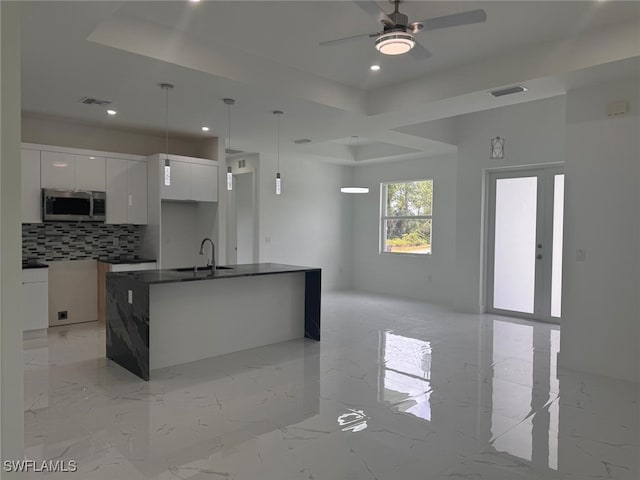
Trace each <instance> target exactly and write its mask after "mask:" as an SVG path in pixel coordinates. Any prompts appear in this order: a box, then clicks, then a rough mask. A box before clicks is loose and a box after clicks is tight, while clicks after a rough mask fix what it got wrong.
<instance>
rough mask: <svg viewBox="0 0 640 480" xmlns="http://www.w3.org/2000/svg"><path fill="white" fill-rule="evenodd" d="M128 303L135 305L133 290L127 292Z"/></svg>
mask: <svg viewBox="0 0 640 480" xmlns="http://www.w3.org/2000/svg"><path fill="white" fill-rule="evenodd" d="M127 301H128V302H129V303H130V304H131V305H133V290H127Z"/></svg>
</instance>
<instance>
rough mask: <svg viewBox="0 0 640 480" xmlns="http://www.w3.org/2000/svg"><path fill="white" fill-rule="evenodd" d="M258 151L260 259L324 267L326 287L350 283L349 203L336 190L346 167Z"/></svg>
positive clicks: (347, 174)
mask: <svg viewBox="0 0 640 480" xmlns="http://www.w3.org/2000/svg"><path fill="white" fill-rule="evenodd" d="M280 172H281V174H282V195H279V196H277V195H276V194H275V175H276V161H275V158H274V157H273V156H272V155H264V154H261V155H260V171H259V175H258V178H259V196H258V198H259V205H260V207H259V208H260V228H259V235H260V236H259V240H260V260H259V261H260V262H278V263H289V264H294V265H304V266H311V267H320V268H322V287H323V289H325V290H332V289H337V288H350V287H351V274H350V272H351V268H352V264H351V255H350V253H351V238H352V234H351V230H352V228H351V218H352V217H351V205H350V202H349V199H348V198H346V197H345V195H344V194H342V193H340V187H341V186H344V184H345V182H348V180H349V175H350V172H349V168H348V167H344V166H339V165H331V164H326V163H321V162H314V161H308V160H301V159H298V158H295V157H292V158H283V157H281V159H280Z"/></svg>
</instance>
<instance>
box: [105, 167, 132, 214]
mask: <svg viewBox="0 0 640 480" xmlns="http://www.w3.org/2000/svg"><path fill="white" fill-rule="evenodd" d="M106 164H107V165H106V172H107V178H106V187H107V190H106V192H107V220H106V223H115V224H120V223H127V203H128V202H127V194H128V189H127V170H128V169H129V160H124V159H120V158H107V161H106Z"/></svg>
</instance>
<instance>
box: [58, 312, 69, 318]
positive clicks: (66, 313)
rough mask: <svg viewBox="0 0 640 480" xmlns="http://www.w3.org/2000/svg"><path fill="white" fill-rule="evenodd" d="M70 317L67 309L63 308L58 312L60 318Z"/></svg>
mask: <svg viewBox="0 0 640 480" xmlns="http://www.w3.org/2000/svg"><path fill="white" fill-rule="evenodd" d="M68 319H69V314H68V312H67V311H66V310H62V311H60V312H58V320H68Z"/></svg>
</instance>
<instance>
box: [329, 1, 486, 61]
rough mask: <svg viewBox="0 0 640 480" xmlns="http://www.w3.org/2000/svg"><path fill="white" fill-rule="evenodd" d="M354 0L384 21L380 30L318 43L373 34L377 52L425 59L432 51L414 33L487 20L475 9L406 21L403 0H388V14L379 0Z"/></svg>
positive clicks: (346, 39) (480, 11) (370, 36)
mask: <svg viewBox="0 0 640 480" xmlns="http://www.w3.org/2000/svg"><path fill="white" fill-rule="evenodd" d="M354 3H355V4H356V5H358V6H359V7H360V8H361V9H363V10H364V11H365V12H366V13H368V14H369V15H370V16H371V17H373V18H375V19H376V20H377V21H378V22H380V23H382V24H383V29H382V32H377V33H365V34H363V35H352V36H350V37H344V38H339V39H336V40H329V41H326V42H320V45H322V46H330V45H336V44H339V43H342V42H347V41H350V40H356V39H359V38H365V37H368V38H374V37H375V38H376V41H375V47H376V50H378V51H379V52H380V53H383V54H385V55H402V54H403V53H407V52H411V56H413V57H414V58H416V59H425V58H429V57H430V56H431V52H429V50H427V49H426V48H424V47H423V46H422V45H420V44H419V43H417V42H416V41H415V38H414V35H415V34H416V33H420V32H422V31H427V30H436V29H438V28H448V27H457V26H459V25H469V24H472V23H482V22H484V21H486V20H487V14H486V13H485V11H484V10H481V9H478V10H469V11H467V12H461V13H454V14H453V15H445V16H442V17H435V18H429V19H427V20H421V21H419V22H412V23H409V17H407V16H406V15H405V14H403V13H400V11H399V7H400V3H402V0H389V3H391V4H393V5H394V9H393V12H391V13H389V14H387V13H385V12H384V11H383V10H382V9H381V8H380V7H379V6H378V4H377V3H376V2H373V1H355V2H354Z"/></svg>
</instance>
